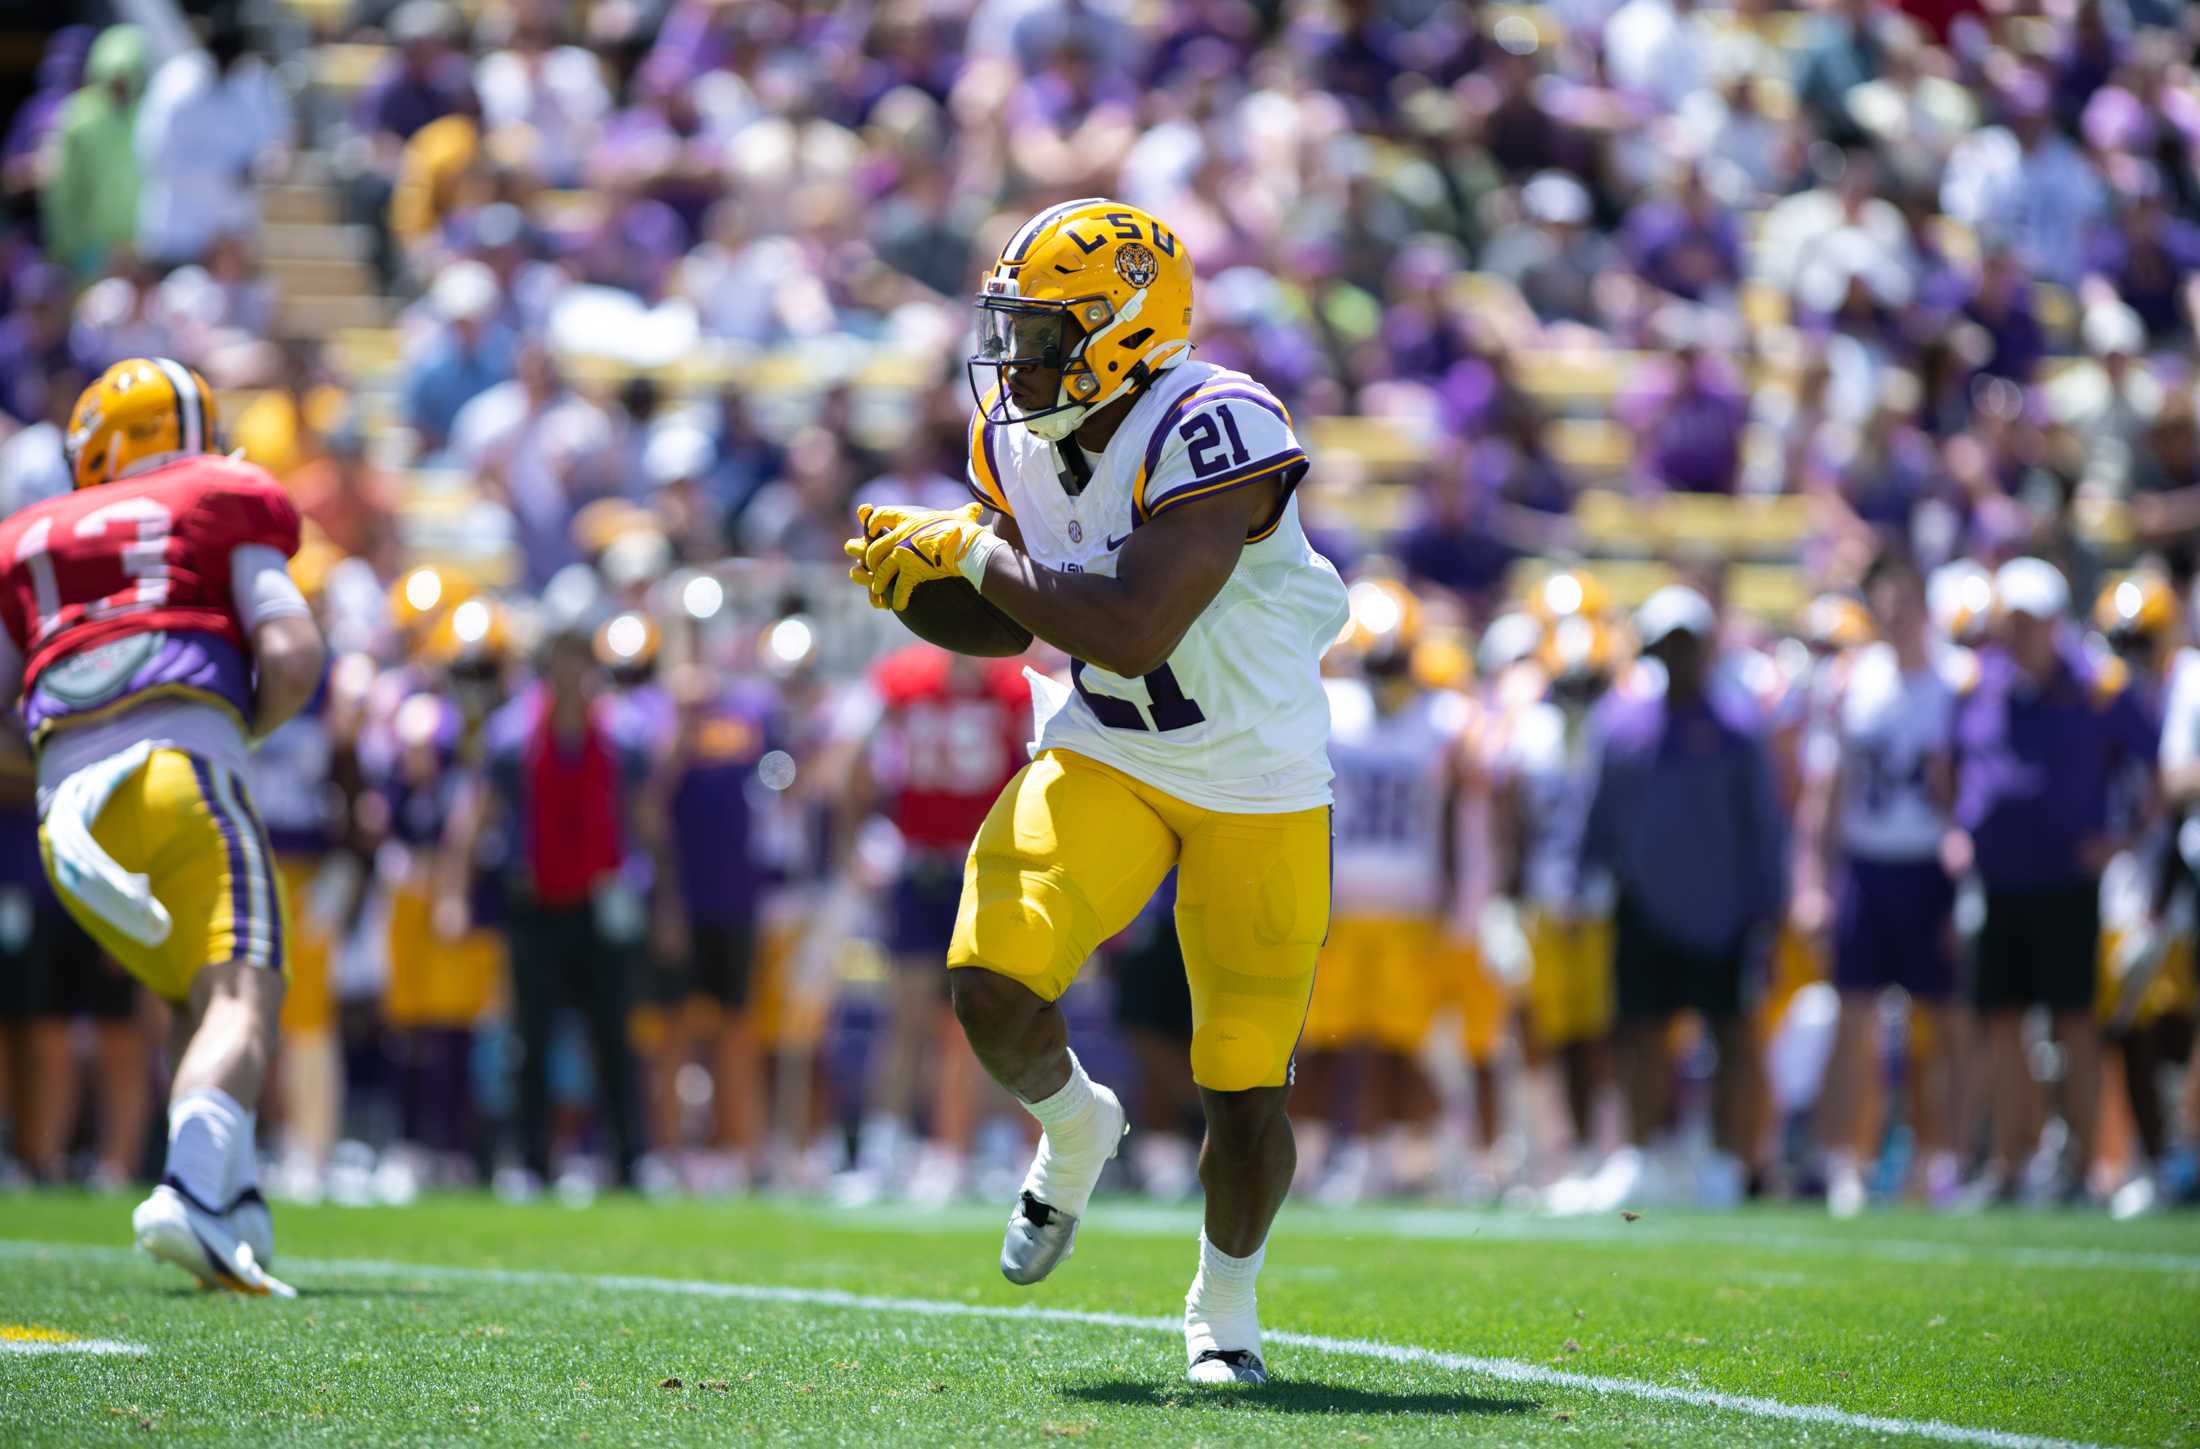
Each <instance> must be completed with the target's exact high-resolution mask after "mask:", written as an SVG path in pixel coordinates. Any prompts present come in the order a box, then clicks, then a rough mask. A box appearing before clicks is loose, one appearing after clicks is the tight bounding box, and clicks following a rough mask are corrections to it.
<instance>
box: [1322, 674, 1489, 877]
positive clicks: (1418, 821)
mask: <svg viewBox="0 0 2200 1449" xmlns="http://www.w3.org/2000/svg"><path fill="white" fill-rule="evenodd" d="M1328 690H1329V707H1330V722H1331V723H1330V728H1331V734H1330V736H1329V765H1330V768H1331V769H1333V770H1334V771H1336V780H1335V782H1334V788H1335V790H1336V796H1337V807H1336V814H1335V817H1334V821H1335V830H1334V833H1335V839H1336V846H1335V857H1336V859H1335V864H1334V866H1333V867H1332V869H1331V878H1332V881H1333V884H1332V886H1331V892H1332V896H1331V898H1332V900H1333V901H1334V902H1335V907H1336V912H1337V914H1338V915H1340V916H1371V915H1380V916H1433V915H1436V914H1438V913H1439V912H1441V911H1442V910H1443V909H1444V908H1445V906H1446V904H1447V902H1446V901H1445V899H1444V894H1445V892H1444V887H1445V881H1444V869H1443V866H1444V860H1443V855H1444V805H1445V795H1446V789H1447V785H1448V783H1449V774H1450V770H1449V763H1450V761H1451V759H1452V752H1453V751H1454V750H1456V749H1458V748H1459V747H1460V746H1459V738H1460V733H1461V732H1462V731H1463V730H1464V729H1465V728H1466V726H1467V711H1468V708H1469V706H1468V704H1467V701H1466V700H1465V698H1464V697H1462V696H1460V695H1458V694H1454V693H1452V692H1450V691H1448V690H1429V691H1423V692H1422V693H1420V694H1418V695H1416V696H1415V697H1414V699H1413V700H1412V701H1411V702H1410V703H1409V704H1407V705H1406V707H1405V708H1403V709H1401V710H1399V711H1398V712H1397V713H1395V714H1387V715H1386V714H1384V713H1382V712H1381V711H1380V710H1378V709H1377V708H1376V706H1375V696H1374V692H1373V691H1372V690H1370V689H1369V688H1368V686H1367V685H1365V684H1363V683H1361V682H1360V681H1359V680H1356V679H1332V680H1330V681H1329V682H1328Z"/></svg>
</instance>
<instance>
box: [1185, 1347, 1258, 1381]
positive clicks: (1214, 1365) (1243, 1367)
mask: <svg viewBox="0 0 2200 1449" xmlns="http://www.w3.org/2000/svg"><path fill="white" fill-rule="evenodd" d="M1186 1375H1187V1376H1188V1377H1189V1378H1190V1379H1191V1381H1192V1382H1193V1383H1195V1384H1265V1383H1267V1382H1268V1366H1267V1365H1266V1364H1264V1363H1262V1362H1261V1361H1260V1355H1259V1354H1257V1353H1254V1352H1253V1351H1252V1350H1251V1349H1248V1348H1210V1349H1208V1350H1207V1351H1206V1352H1205V1353H1202V1354H1201V1355H1200V1356H1199V1357H1198V1358H1195V1359H1193V1360H1192V1366H1191V1368H1189V1369H1188V1370H1186Z"/></svg>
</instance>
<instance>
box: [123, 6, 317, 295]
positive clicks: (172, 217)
mask: <svg viewBox="0 0 2200 1449" xmlns="http://www.w3.org/2000/svg"><path fill="white" fill-rule="evenodd" d="M290 137H291V109H290V98H289V96H288V95H287V94H285V93H284V91H283V87H282V83H281V82H280V81H279V80H278V79H277V78H276V75H275V72H274V70H273V69H272V68H271V67H270V66H269V65H268V63H267V62H266V61H265V60H263V59H261V58H260V57H259V56H257V55H251V54H248V53H246V51H245V49H244V38H243V36H242V35H241V34H240V33H239V32H238V30H237V29H236V27H235V26H233V25H223V26H221V27H219V28H217V29H216V30H215V32H214V34H213V36H212V37H211V38H210V39H209V40H208V42H207V48H206V49H204V50H199V49H196V48H194V49H191V50H186V51H183V52H182V53H180V54H178V55H174V56H171V57H170V58H169V59H168V60H166V61H165V62H163V63H162V64H161V66H160V68H159V69H158V70H156V71H154V72H153V78H152V80H151V82H150V83H149V84H148V85H147V86H146V88H145V99H144V100H143V101H142V102H141V103H140V104H139V106H138V114H137V155H138V162H139V169H140V173H141V175H142V177H143V190H142V191H141V193H140V195H139V198H138V249H139V250H140V251H141V252H143V253H144V254H145V255H146V256H147V257H149V258H151V259H152V260H154V261H155V262H158V263H161V264H164V265H175V264H177V263H181V262H195V261H198V260H200V259H201V258H202V257H204V255H205V254H206V251H207V248H208V247H210V246H211V245H213V243H214V240H215V238H217V237H221V236H227V235H231V234H241V235H245V236H251V235H255V234H257V232H258V231H259V226H260V203H259V198H258V196H257V194H256V192H255V189H254V185H255V182H257V181H261V180H265V179H268V178H271V177H275V176H279V175H281V174H282V173H283V171H284V169H285V168H286V167H287V166H288V164H289V154H290Z"/></svg>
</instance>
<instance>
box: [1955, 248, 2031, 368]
mask: <svg viewBox="0 0 2200 1449" xmlns="http://www.w3.org/2000/svg"><path fill="white" fill-rule="evenodd" d="M1963 311H1964V315H1965V316H1967V317H1969V318H1970V319H1971V320H1972V321H1973V322H1976V323H1978V325H1979V326H1981V327H1983V328H1985V329H1986V335H1987V336H1988V337H1989V338H1990V339H1991V340H1992V342H1993V350H1992V351H1991V352H1990V353H1988V354H1987V358H1986V363H1985V365H1984V366H1983V367H1981V368H1980V369H1979V370H1980V371H1981V372H1984V373H1988V374H1990V375H1992V376H1994V377H2006V378H2009V379H2010V380H2011V381H2014V382H2020V383H2022V382H2030V381H2031V380H2032V375H2033V373H2034V372H2035V371H2037V370H2038V368H2039V365H2040V359H2041V358H2042V357H2044V356H2046V355H2047V335H2046V332H2045V331H2044V330H2043V329H2042V328H2041V326H2040V319H2039V314H2038V313H2037V312H2035V311H2034V310H2033V307H2032V278H2031V275H2030V274H2029V273H2028V272H2026V270H2025V268H2024V264H2023V263H2022V262H2020V261H2018V260H2017V258H2016V256H2015V254H2014V253H2012V252H2007V251H1996V252H1993V253H1991V254H1989V255H1988V257H1987V258H1986V269H1985V271H1984V272H1982V273H1981V274H1980V276H1979V280H1978V289H1977V290H1976V291H1975V292H1973V293H1972V294H1971V300H1970V302H1969V303H1968V304H1966V305H1965V307H1964V309H1963Z"/></svg>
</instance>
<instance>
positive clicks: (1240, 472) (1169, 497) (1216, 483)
mask: <svg viewBox="0 0 2200 1449" xmlns="http://www.w3.org/2000/svg"><path fill="white" fill-rule="evenodd" d="M1305 463H1306V453H1305V451H1304V450H1302V449H1299V448H1285V449H1284V450H1283V451H1282V452H1280V453H1271V454H1269V455H1268V456H1267V457H1265V458H1259V459H1255V460H1254V461H1253V462H1250V463H1247V464H1245V465H1244V466H1243V467H1238V468H1232V469H1230V470H1229V471H1228V472H1226V473H1215V474H1211V475H1209V476H1208V477H1205V478H1195V479H1193V480H1192V481H1190V482H1189V483H1186V484H1184V485H1183V486H1182V487H1178V488H1171V489H1170V490H1169V491H1168V492H1166V493H1164V494H1162V495H1161V496H1160V497H1158V498H1149V499H1147V500H1146V516H1147V517H1148V518H1152V517H1155V516H1156V515H1158V514H1159V513H1160V512H1161V510H1162V509H1164V508H1167V507H1168V506H1169V505H1170V504H1172V503H1180V502H1182V501H1184V500H1185V499H1187V498H1195V497H1205V496H1206V495H1207V494H1209V493H1222V492H1226V491H1228V490H1229V489H1231V488H1235V487H1238V486H1240V485H1241V484H1245V483H1253V482H1258V481H1259V480H1260V479H1262V478H1265V477H1267V476H1268V475H1269V474H1271V473H1276V472H1280V471H1282V470H1284V469H1286V468H1288V467H1290V466H1291V465H1293V464H1298V465H1300V466H1301V467H1303V466H1304V465H1305ZM1290 481H1292V482H1296V481H1297V479H1296V478H1293V479H1292V480H1290Z"/></svg>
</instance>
